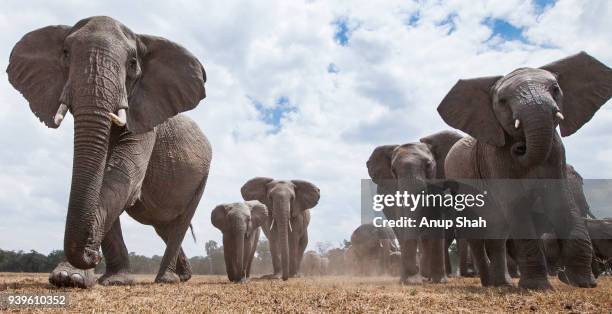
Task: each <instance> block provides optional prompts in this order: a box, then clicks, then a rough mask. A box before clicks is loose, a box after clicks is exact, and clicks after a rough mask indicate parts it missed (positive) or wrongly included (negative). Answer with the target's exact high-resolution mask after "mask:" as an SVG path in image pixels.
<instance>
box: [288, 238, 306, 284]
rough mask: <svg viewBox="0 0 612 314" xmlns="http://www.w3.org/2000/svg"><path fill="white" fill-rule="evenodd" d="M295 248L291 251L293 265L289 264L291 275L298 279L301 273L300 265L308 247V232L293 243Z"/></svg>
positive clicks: (292, 247)
mask: <svg viewBox="0 0 612 314" xmlns="http://www.w3.org/2000/svg"><path fill="white" fill-rule="evenodd" d="M292 242H293V243H292V244H293V246H291V247H290V249H291V263H290V264H289V270H290V271H289V275H290V276H291V277H296V276H297V275H298V272H299V271H300V264H301V263H302V259H303V258H304V251H305V250H306V246H307V245H308V232H304V235H303V236H302V237H300V238H296V239H295V240H294V241H292Z"/></svg>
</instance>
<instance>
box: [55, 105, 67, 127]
mask: <svg viewBox="0 0 612 314" xmlns="http://www.w3.org/2000/svg"><path fill="white" fill-rule="evenodd" d="M66 112H68V106H67V105H66V104H64V103H61V104H60V106H59V108H57V113H56V114H55V117H54V118H53V122H55V125H57V126H59V125H60V124H62V121H63V120H64V117H65V116H66Z"/></svg>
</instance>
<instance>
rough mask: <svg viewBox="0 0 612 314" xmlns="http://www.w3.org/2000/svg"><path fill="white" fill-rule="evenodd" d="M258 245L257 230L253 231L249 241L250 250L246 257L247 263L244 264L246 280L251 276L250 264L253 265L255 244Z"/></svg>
mask: <svg viewBox="0 0 612 314" xmlns="http://www.w3.org/2000/svg"><path fill="white" fill-rule="evenodd" d="M258 243H259V230H257V231H255V233H254V235H253V239H251V250H250V251H249V255H248V256H247V262H246V264H245V267H246V269H245V271H246V278H249V277H250V276H251V264H253V258H254V256H255V252H256V251H257V244H258Z"/></svg>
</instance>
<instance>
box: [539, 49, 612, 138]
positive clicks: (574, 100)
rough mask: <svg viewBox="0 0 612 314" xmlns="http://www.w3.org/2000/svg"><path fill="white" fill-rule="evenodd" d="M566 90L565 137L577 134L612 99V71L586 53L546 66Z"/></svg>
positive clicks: (563, 103) (563, 126) (560, 126)
mask: <svg viewBox="0 0 612 314" xmlns="http://www.w3.org/2000/svg"><path fill="white" fill-rule="evenodd" d="M542 69H544V70H547V71H549V72H552V73H553V74H555V75H556V77H557V82H558V83H559V86H561V90H562V91H563V99H562V102H561V106H560V107H561V112H562V113H563V115H564V116H565V119H564V120H562V121H561V122H560V123H559V128H560V129H561V135H562V136H569V135H572V134H574V133H575V132H576V131H578V129H580V128H581V127H582V126H583V125H584V124H585V123H587V122H588V121H589V120H591V118H592V117H593V115H594V114H595V111H597V110H598V109H599V107H601V106H602V105H603V104H604V103H606V101H608V99H610V97H612V69H610V68H608V67H607V66H606V65H605V64H603V63H601V62H599V61H598V60H597V59H595V58H593V57H591V56H590V55H589V54H587V53H586V52H584V51H583V52H580V53H579V54H576V55H573V56H570V57H567V58H565V59H561V60H559V61H556V62H553V63H551V64H548V65H545V66H543V67H542Z"/></svg>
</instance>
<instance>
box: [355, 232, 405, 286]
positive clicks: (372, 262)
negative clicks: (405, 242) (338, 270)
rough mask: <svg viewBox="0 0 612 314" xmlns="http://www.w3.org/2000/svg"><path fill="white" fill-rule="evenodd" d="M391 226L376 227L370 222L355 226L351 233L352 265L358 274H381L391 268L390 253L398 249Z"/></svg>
mask: <svg viewBox="0 0 612 314" xmlns="http://www.w3.org/2000/svg"><path fill="white" fill-rule="evenodd" d="M395 239H396V238H395V234H393V230H392V229H391V228H377V227H375V226H374V225H373V224H372V223H368V224H363V225H360V226H359V227H357V229H355V230H354V231H353V233H352V234H351V248H352V251H353V253H352V254H354V256H353V258H354V261H355V264H356V265H354V266H356V269H354V270H358V273H359V274H360V275H363V274H365V275H372V274H376V275H382V274H385V273H388V272H389V270H390V268H391V253H393V252H396V251H399V249H398V247H397V245H396V244H395Z"/></svg>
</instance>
